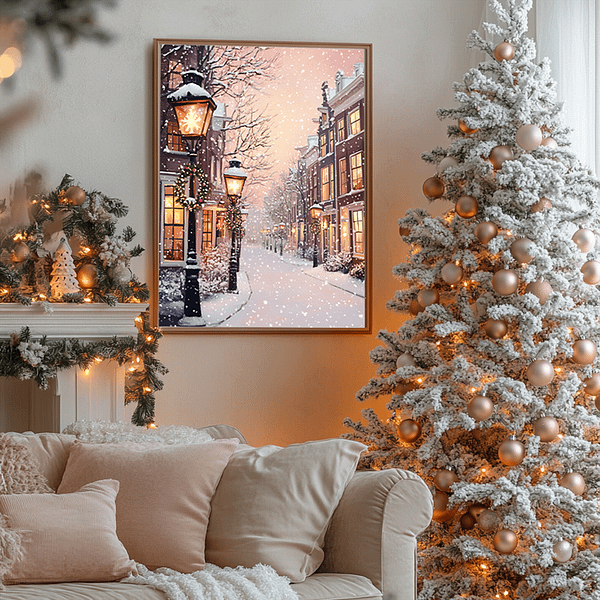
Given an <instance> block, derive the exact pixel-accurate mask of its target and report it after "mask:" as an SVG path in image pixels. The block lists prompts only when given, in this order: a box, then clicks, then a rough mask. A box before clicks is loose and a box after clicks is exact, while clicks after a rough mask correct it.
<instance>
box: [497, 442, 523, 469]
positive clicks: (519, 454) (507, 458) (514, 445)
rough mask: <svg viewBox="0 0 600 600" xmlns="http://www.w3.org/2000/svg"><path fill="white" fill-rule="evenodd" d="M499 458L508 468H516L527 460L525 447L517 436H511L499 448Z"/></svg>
mask: <svg viewBox="0 0 600 600" xmlns="http://www.w3.org/2000/svg"><path fill="white" fill-rule="evenodd" d="M498 458H499V459H500V462H501V463H502V464H504V465H506V466H507V467H516V466H517V465H520V464H521V463H522V462H523V459H524V458H525V446H523V444H521V442H519V440H517V439H516V438H515V436H513V435H511V436H510V437H509V438H508V439H506V440H504V441H503V442H502V444H501V445H500V448H498Z"/></svg>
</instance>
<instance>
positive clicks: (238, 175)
mask: <svg viewBox="0 0 600 600" xmlns="http://www.w3.org/2000/svg"><path fill="white" fill-rule="evenodd" d="M247 177H248V176H247V175H246V173H244V171H242V169H241V163H240V161H239V160H236V159H235V158H234V159H232V160H230V161H229V168H228V169H226V170H225V172H224V173H223V179H224V180H225V190H226V192H227V197H228V198H229V203H230V208H231V216H232V220H231V253H230V255H229V285H228V287H227V291H228V292H236V291H237V271H238V267H237V256H238V255H237V247H236V235H235V228H236V226H237V219H236V210H235V209H236V204H237V201H238V200H239V199H240V197H241V195H242V190H243V189H244V183H246V178H247Z"/></svg>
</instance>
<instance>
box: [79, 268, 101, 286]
mask: <svg viewBox="0 0 600 600" xmlns="http://www.w3.org/2000/svg"><path fill="white" fill-rule="evenodd" d="M77 281H78V282H79V285H80V286H81V287H82V288H83V289H84V290H89V289H90V288H93V287H95V286H96V285H98V271H97V270H96V267H95V266H94V265H92V264H91V263H87V264H85V265H82V266H81V267H80V268H79V271H77Z"/></svg>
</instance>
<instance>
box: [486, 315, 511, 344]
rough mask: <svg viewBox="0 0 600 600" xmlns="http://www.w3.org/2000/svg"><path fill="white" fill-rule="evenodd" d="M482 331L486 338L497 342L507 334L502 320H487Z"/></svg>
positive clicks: (506, 327)
mask: <svg viewBox="0 0 600 600" xmlns="http://www.w3.org/2000/svg"><path fill="white" fill-rule="evenodd" d="M483 330H484V331H485V334H486V335H487V336H488V337H491V338H492V339H493V340H499V339H501V338H503V337H504V336H505V335H506V334H507V333H508V325H507V324H506V323H505V322H504V321H503V320H502V319H488V320H487V321H486V322H485V323H484V325H483Z"/></svg>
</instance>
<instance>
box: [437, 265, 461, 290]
mask: <svg viewBox="0 0 600 600" xmlns="http://www.w3.org/2000/svg"><path fill="white" fill-rule="evenodd" d="M441 275H442V279H443V280H444V281H445V282H446V283H448V284H450V285H454V284H456V283H458V282H459V281H461V279H462V278H463V270H462V267H461V266H460V265H457V264H455V263H453V262H449V263H448V264H445V265H444V266H443V267H442V272H441Z"/></svg>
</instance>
